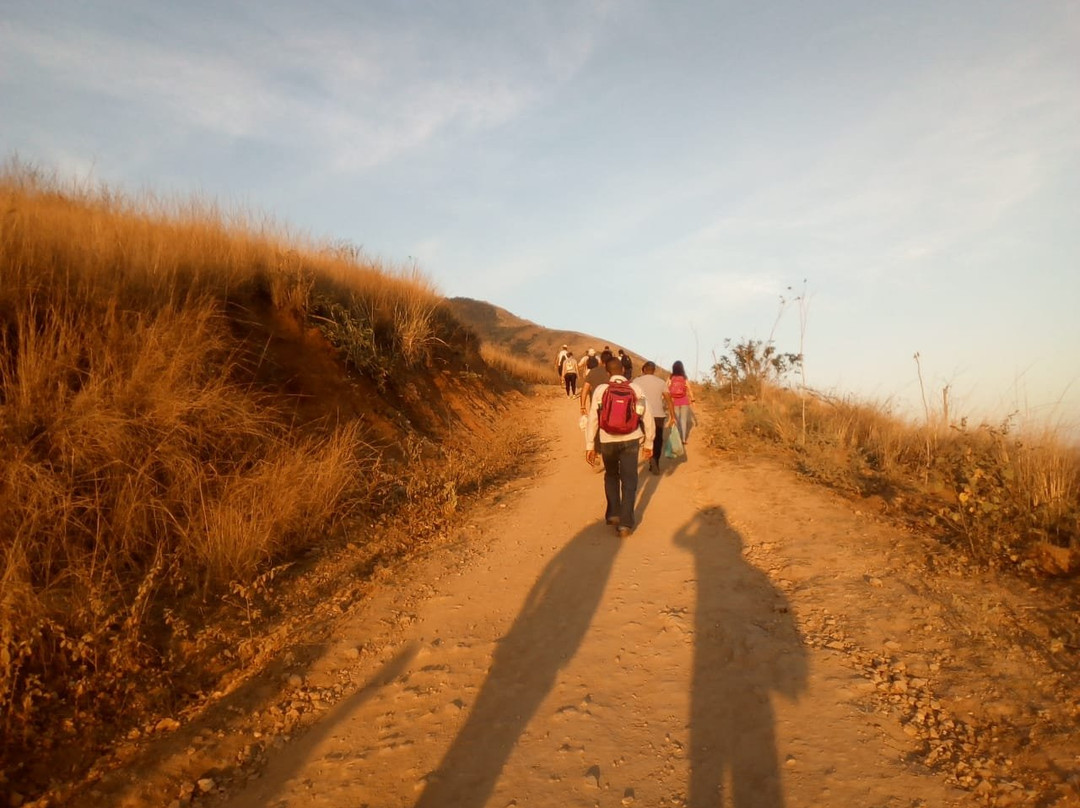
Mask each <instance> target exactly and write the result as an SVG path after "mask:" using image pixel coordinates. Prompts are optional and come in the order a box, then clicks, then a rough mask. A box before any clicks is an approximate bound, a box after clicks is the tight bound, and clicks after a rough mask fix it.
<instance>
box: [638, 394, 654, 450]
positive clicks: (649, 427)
mask: <svg viewBox="0 0 1080 808" xmlns="http://www.w3.org/2000/svg"><path fill="white" fill-rule="evenodd" d="M635 389H637V390H638V395H640V396H641V398H642V399H643V400H644V402H645V410H644V412H643V413H642V414H641V417H642V419H644V423H643V424H642V427H643V428H644V430H645V442H644V443H642V444H641V453H642V455H643V456H644V457H645V458H646V459H648V458H650V457H652V445H653V438H655V437H656V420H655V418H654V417H653V416H654V415H655V413H653V411H652V407H650V406H649V397H648V396H647V395H645V393H644V391H642V390H640V389H638V388H635Z"/></svg>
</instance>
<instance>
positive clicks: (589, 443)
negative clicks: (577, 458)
mask: <svg viewBox="0 0 1080 808" xmlns="http://www.w3.org/2000/svg"><path fill="white" fill-rule="evenodd" d="M625 381H626V377H625V376H619V375H615V376H612V377H611V378H610V379H609V380H608V381H607V382H605V383H604V384H598V385H597V386H596V390H594V391H593V394H592V404H591V405H590V406H589V413H588V414H589V420H588V423H587V424H586V425H585V449H586V450H589V449H593V448H595V445H594V444H595V442H596V436H597V434H599V435H600V442H601V443H618V442H620V441H625V440H638V441H640V440H641V439H642V437H643V436H642V432H641V430H642V429H643V430H644V431H645V432H644V439H645V445H646V446H649V447H651V446H652V442H653V437H654V436H655V435H656V421H654V420H653V412H652V409H651V408H650V407H649V398H648V396H646V395H645V391H644V390H642V389H641V388H640V387H639V386H638V385H637V384H636V383H635V382H630V387H631V388H632V389H633V391H634V394H635V395H636V396H637V397H638V402H639V404H643V405H644V407H645V412H644V413H642V414H641V417H640V418H639V419H638V420H639V424H640V429H639V430H638V431H637V432H631V433H630V434H629V435H612V434H611V433H610V432H605V431H604V430H603V429H601V428H600V405H601V404H602V403H603V401H604V392H605V391H606V390H607V388H608V384H610V383H611V382H625Z"/></svg>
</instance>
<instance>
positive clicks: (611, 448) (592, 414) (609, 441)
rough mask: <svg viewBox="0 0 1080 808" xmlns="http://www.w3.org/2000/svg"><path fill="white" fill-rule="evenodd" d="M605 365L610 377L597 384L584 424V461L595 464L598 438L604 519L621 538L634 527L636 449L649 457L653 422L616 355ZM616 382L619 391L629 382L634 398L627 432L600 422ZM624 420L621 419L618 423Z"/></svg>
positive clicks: (645, 398) (640, 391) (644, 398)
mask: <svg viewBox="0 0 1080 808" xmlns="http://www.w3.org/2000/svg"><path fill="white" fill-rule="evenodd" d="M606 367H607V371H608V373H609V374H610V375H611V378H610V379H609V380H608V381H607V382H606V383H604V384H600V385H598V386H597V388H596V390H595V392H594V393H593V397H592V401H591V403H590V404H589V411H588V416H589V420H588V422H587V424H586V427H585V460H586V461H588V463H589V465H591V466H592V465H596V455H597V449H596V441H597V439H598V438H599V447H600V449H599V454H600V457H601V458H602V459H603V462H604V498H605V500H606V503H607V507H606V510H605V511H604V519H605V520H606V521H607V523H608V524H609V525H614V526H615V530H616V532H617V533H618V534H619V537H620V538H626V537H627V536H629V535H630V532H631V531H632V530H633V529H634V502H635V500H636V499H637V485H638V452H639V451H640V452H641V454H642V456H643V457H645V458H650V457H652V448H651V447H652V443H653V439H654V438H655V432H656V421H655V420H654V416H653V412H652V410H651V409H650V408H649V399H648V396H647V395H646V393H645V391H644V390H643V389H641V387H640V386H638V385H637V384H636V383H630V382H627V380H626V377H625V376H623V375H622V363H621V362H619V360H618V359H617V358H612V359H609V360H608V363H607V366H606ZM616 385H618V387H617V388H616V390H617V391H622V390H623V389H624V388H623V387H622V386H623V385H628V386H629V388H630V390H632V391H633V393H634V397H635V399H636V401H635V411H636V415H637V426H636V428H634V429H633V431H631V432H629V433H626V434H624V433H621V432H611V431H608V429H606V428H604V425H603V424H602V422H603V420H604V419H603V417H602V410H603V407H604V396H605V394H606V393H607V392H608V389H609V388H612V387H614V386H616ZM613 392H615V391H613ZM624 420H625V419H620V423H622V422H623V421H624ZM608 426H611V424H610V423H609V424H608Z"/></svg>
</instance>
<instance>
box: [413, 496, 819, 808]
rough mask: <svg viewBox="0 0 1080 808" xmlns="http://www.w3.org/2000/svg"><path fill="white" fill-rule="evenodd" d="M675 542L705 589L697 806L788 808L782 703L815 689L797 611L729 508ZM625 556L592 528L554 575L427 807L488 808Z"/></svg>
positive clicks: (552, 566) (699, 610)
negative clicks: (752, 551)
mask: <svg viewBox="0 0 1080 808" xmlns="http://www.w3.org/2000/svg"><path fill="white" fill-rule="evenodd" d="M646 487H647V488H648V486H646ZM652 489H653V490H655V485H654V486H653V487H652ZM650 495H651V494H650ZM641 507H643V505H642V504H639V508H641ZM675 542H676V546H678V547H680V548H682V549H684V550H686V551H687V552H689V553H691V554H692V556H693V558H694V566H695V579H696V582H697V602H696V609H695V624H694V652H693V669H692V672H691V681H690V686H691V696H690V782H689V786H688V793H687V804H688V805H689V806H691V808H695V807H696V806H705V805H709V806H713V805H717V804H720V800H722V799H723V792H724V791H725V790H727V789H730V801H731V802H732V803H733V804H734V805H735V806H736V808H749V806H761V807H762V808H779V807H780V806H782V805H783V791H782V784H781V778H780V769H779V766H778V762H777V753H776V741H775V718H774V716H773V711H772V704H771V693H773V692H778V693H781V694H782V695H784V696H786V697H788V698H795V697H797V696H798V694H799V693H801V692H802V690H803V689H804V688H805V683H806V655H805V650H804V647H803V644H802V640H801V638H800V636H799V633H798V630H797V629H796V626H795V622H794V619H793V617H792V614H791V610H790V608H789V606H788V603H787V601H786V599H785V598H784V596H783V595H782V594H781V593H780V592H779V591H778V590H776V589H775V588H774V587H773V586H772V584H771V582H770V581H769V580H768V578H767V577H766V576H765V575H764V574H763V573H761V572H760V571H759V570H757V569H756V568H754V567H752V566H751V565H749V564H748V563H746V561H745V560H743V558H742V539H741V537H740V536H739V534H738V533H737V532H736V531H735V530H733V529H732V528H731V527H730V526H729V525H728V522H727V518H726V516H725V514H724V511H723V509H722V508H720V507H709V508H705V509H703V510H701V511H699V512H698V513H696V514H695V515H693V516H692V517H691V518H690V519H689V520H688V521H687V523H686V524H685V525H683V526H682V528H680V530H679V531H678V533H677V534H676V537H675ZM621 546H622V544H621V543H620V542H619V541H617V540H615V539H614V538H613V537H612V536H611V534H610V533H609V532H608V531H607V530H605V529H604V528H603V526H591V527H589V528H586V529H585V530H583V531H581V532H580V533H578V534H577V535H576V536H574V538H573V539H571V541H570V542H569V543H568V544H567V545H566V546H565V547H564V548H563V549H562V550H561V551H560V552H559V553H558V554H557V555H556V556H555V557H554V558H552V560H551V561H550V562H549V563H548V565H547V566H546V567H545V568H544V570H543V572H542V573H541V575H540V577H539V578H538V579H537V581H536V583H535V584H534V585H533V587H532V589H531V590H530V592H529V595H528V598H527V599H526V601H525V605H524V607H523V608H522V610H521V613H520V614H519V615H518V616H517V618H516V620H515V621H514V624H513V626H512V627H511V628H510V630H509V632H508V633H507V634H506V636H505V637H504V638H503V639H502V640H501V641H500V643H499V645H498V647H497V648H496V650H495V653H494V656H493V658H492V665H491V669H490V672H489V674H488V677H487V679H486V680H485V682H484V685H483V687H482V689H481V691H480V693H479V695H478V696H477V699H476V702H475V704H474V705H473V708H472V710H471V712H470V713H469V716H468V718H467V719H466V721H465V725H464V726H463V727H462V728H461V730H460V732H459V733H458V735H457V736H456V738H455V739H454V742H453V744H452V745H451V746H450V749H449V750H448V751H447V753H446V755H445V756H444V757H443V759H442V761H441V763H440V764H439V766H438V768H437V769H436V770H435V771H434V772H432V773H431V774H430V775H429V777H428V780H427V784H426V786H425V788H424V791H423V793H422V794H421V795H420V798H419V800H418V801H417V803H416V808H450V807H451V806H454V808H481V807H482V806H483V805H485V804H486V803H487V801H488V799H489V798H490V796H491V794H492V792H493V791H494V788H495V784H496V781H497V780H498V777H499V775H500V773H501V772H502V769H503V767H504V766H505V764H506V761H507V759H508V758H509V756H510V754H511V752H512V751H513V749H514V746H515V744H516V743H517V740H518V738H519V737H520V735H521V733H522V732H523V731H524V730H525V727H526V726H527V724H528V723H529V721H530V720H531V718H532V716H533V715H534V714H535V712H536V710H537V709H538V708H539V706H540V704H541V702H542V701H543V700H544V698H545V697H546V696H547V694H548V693H549V692H550V691H551V689H552V687H553V686H554V683H555V678H556V676H557V675H558V672H559V670H560V669H562V668H563V667H565V666H566V665H567V664H568V663H569V662H570V660H571V659H572V658H573V656H574V654H575V653H576V652H577V649H578V648H579V647H580V645H581V642H582V640H583V638H584V636H585V632H586V631H587V630H588V628H589V625H590V624H591V622H592V618H593V615H594V614H595V612H596V609H597V607H598V605H599V603H600V599H601V597H602V595H603V592H604V588H605V586H606V584H607V580H608V578H609V576H610V574H611V569H612V566H613V565H614V561H615V557H616V554H617V553H618V551H619V548H620V547H621Z"/></svg>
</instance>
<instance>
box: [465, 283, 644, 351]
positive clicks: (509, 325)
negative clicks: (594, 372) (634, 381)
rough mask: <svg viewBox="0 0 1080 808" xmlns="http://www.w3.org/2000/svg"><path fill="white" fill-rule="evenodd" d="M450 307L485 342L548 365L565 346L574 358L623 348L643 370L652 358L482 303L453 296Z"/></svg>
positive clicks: (603, 340) (610, 342) (610, 341)
mask: <svg viewBox="0 0 1080 808" xmlns="http://www.w3.org/2000/svg"><path fill="white" fill-rule="evenodd" d="M447 304H448V305H449V307H450V310H451V311H452V312H453V313H454V316H455V317H456V318H457V319H458V320H459V321H461V323H462V324H463V325H465V326H466V327H468V328H469V329H471V330H472V331H473V332H475V333H476V335H477V336H478V337H479V338H480V339H481V340H483V341H484V342H487V343H490V344H492V345H497V346H499V347H501V348H503V349H504V350H506V351H509V352H511V353H513V354H517V355H520V356H524V357H527V358H528V359H530V360H532V361H534V362H538V363H540V364H542V365H545V366H549V367H550V366H552V365H553V364H554V361H555V356H556V354H558V352H559V348H560V347H561V346H562V345H564V344H565V345H569V346H570V350H572V351H573V352H574V354H575V356H581V355H582V353H583V352H584V351H585V350H587V349H588V348H595V349H596V351H597V353H599V352H600V351H601V350H602V349H603V347H604V346H605V345H610V346H611V350H612V351H618V350H619V349H620V348H621V349H622V350H623V351H625V352H626V353H628V354H630V357H631V358H632V359H633V360H634V367H635V368H640V367H641V365H642V364H643V363H644V362H645V361H646V360H647V359H649V357H647V356H644V355H643V354H641V353H638V352H637V351H635V350H634V349H633V348H630V347H629V346H626V345H622V344H619V343H616V342H614V341H612V340H610V339H606V338H604V337H597V336H594V335H591V334H585V333H584V332H581V331H569V330H566V329H558V328H547V327H546V326H542V325H539V324H537V323H534V322H532V321H530V320H526V319H525V318H523V317H519V316H518V315H516V314H513V313H512V312H510V311H507V310H506V309H504V308H501V307H499V306H496V305H494V304H493V303H488V302H486V301H483V300H475V299H473V298H469V297H451V298H448V299H447Z"/></svg>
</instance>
